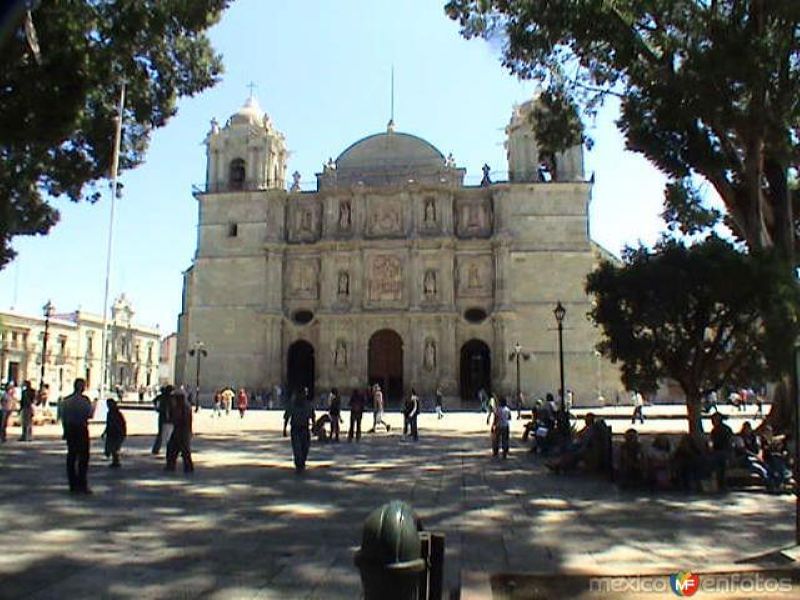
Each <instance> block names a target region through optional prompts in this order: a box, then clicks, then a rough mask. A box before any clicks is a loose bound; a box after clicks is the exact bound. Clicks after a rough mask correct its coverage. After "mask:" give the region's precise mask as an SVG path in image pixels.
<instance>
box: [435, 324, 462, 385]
mask: <svg viewBox="0 0 800 600" xmlns="http://www.w3.org/2000/svg"><path fill="white" fill-rule="evenodd" d="M456 319H458V317H457V316H456V315H452V316H444V317H442V326H441V337H440V338H439V346H440V347H439V351H440V352H439V357H438V358H439V360H440V364H439V381H440V382H441V384H442V386H443V391H444V393H445V394H458V378H457V374H458V369H459V365H458V359H459V356H460V353H459V350H460V348H456Z"/></svg>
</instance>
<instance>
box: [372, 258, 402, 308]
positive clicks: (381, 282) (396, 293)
mask: <svg viewBox="0 0 800 600" xmlns="http://www.w3.org/2000/svg"><path fill="white" fill-rule="evenodd" d="M369 299H370V301H372V302H385V301H397V300H402V299H403V263H402V261H401V260H400V258H398V257H397V256H391V255H379V256H375V257H373V258H372V260H371V264H370V269H369Z"/></svg>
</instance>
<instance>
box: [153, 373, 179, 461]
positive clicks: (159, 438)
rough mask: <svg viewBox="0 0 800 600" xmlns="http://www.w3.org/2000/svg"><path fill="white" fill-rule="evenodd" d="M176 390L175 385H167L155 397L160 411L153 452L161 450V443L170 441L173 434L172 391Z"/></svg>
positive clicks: (154, 401) (157, 408) (156, 405)
mask: <svg viewBox="0 0 800 600" xmlns="http://www.w3.org/2000/svg"><path fill="white" fill-rule="evenodd" d="M174 391H175V388H174V387H172V386H171V385H165V386H164V387H163V388H161V393H160V394H159V395H158V396H156V397H155V398H153V405H154V406H155V409H156V410H157V411H158V433H157V434H156V439H155V440H153V448H152V450H151V452H152V453H153V454H158V453H159V452H161V443H162V442H168V441H169V438H170V437H171V436H172V401H173V400H172V393H173V392H174Z"/></svg>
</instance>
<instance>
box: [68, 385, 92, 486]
mask: <svg viewBox="0 0 800 600" xmlns="http://www.w3.org/2000/svg"><path fill="white" fill-rule="evenodd" d="M85 389H86V381H84V380H83V379H80V378H79V379H76V380H75V384H74V390H75V391H74V392H73V393H72V394H71V395H69V396H67V397H66V398H64V402H63V407H62V409H61V423H62V425H63V427H64V439H65V440H66V441H67V479H68V480H69V491H70V492H72V493H74V494H91V493H92V492H91V490H90V489H89V484H88V482H87V478H86V477H87V472H88V470H89V419H91V418H92V414H93V413H94V408H93V407H92V403H91V402H90V401H89V398H87V397H86V396H85V395H84V393H83V391H84V390H85Z"/></svg>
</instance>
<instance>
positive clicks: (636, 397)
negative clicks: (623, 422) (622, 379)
mask: <svg viewBox="0 0 800 600" xmlns="http://www.w3.org/2000/svg"><path fill="white" fill-rule="evenodd" d="M636 419H639V422H640V423H641V424H642V425H644V397H643V396H642V394H641V393H640V392H638V391H635V392H633V414H632V415H631V424H633V423H635V422H636Z"/></svg>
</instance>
